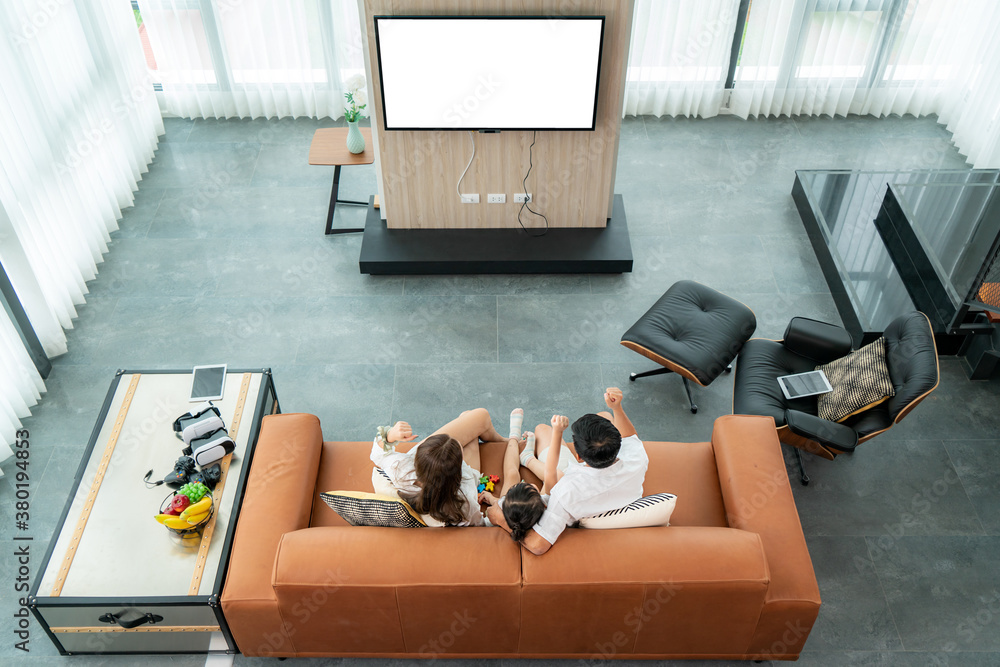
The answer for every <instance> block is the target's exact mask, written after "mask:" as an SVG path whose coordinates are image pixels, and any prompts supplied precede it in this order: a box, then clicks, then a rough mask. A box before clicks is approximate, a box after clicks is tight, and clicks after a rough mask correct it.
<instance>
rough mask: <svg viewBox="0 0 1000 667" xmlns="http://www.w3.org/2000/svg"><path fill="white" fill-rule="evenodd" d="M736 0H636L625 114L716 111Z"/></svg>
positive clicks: (706, 113)
mask: <svg viewBox="0 0 1000 667" xmlns="http://www.w3.org/2000/svg"><path fill="white" fill-rule="evenodd" d="M739 5H740V3H739V0H636V3H635V13H634V16H633V19H632V26H633V27H632V44H631V47H630V50H629V61H628V73H627V75H626V78H625V105H624V113H625V114H627V115H643V114H652V115H655V116H662V115H670V116H701V117H703V118H708V117H710V116H715V115H717V114H718V113H719V109H720V107H721V106H722V96H723V92H724V88H725V84H726V75H727V74H728V68H729V53H730V50H731V48H732V43H733V30H734V29H735V26H736V17H737V13H738V10H739Z"/></svg>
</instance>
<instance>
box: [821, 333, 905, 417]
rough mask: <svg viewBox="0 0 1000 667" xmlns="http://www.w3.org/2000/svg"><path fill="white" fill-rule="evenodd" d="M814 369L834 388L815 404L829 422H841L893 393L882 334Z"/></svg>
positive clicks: (894, 392) (886, 398)
mask: <svg viewBox="0 0 1000 667" xmlns="http://www.w3.org/2000/svg"><path fill="white" fill-rule="evenodd" d="M816 370H818V371H823V372H824V373H826V377H827V379H829V380H830V386H832V387H833V391H830V392H827V393H825V394H820V396H819V399H818V400H817V404H816V407H817V409H818V414H819V416H820V417H821V418H823V419H827V420H829V421H834V422H839V421H843V420H845V419H847V418H848V417H850V416H852V415H856V414H858V413H859V412H863V411H865V410H867V409H868V408H871V407H874V406H876V405H878V404H879V403H881V402H883V401H885V400H888V399H889V398H890V397H891V396H894V395H895V394H896V390H895V389H894V388H893V386H892V378H891V377H889V367H888V366H887V365H886V361H885V337H880V338H878V339H877V340H875V341H873V342H871V343H869V344H868V345H865V346H864V347H862V348H860V349H858V350H855V351H854V352H851V353H850V354H849V355H847V356H846V357H841V358H840V359H837V360H835V361H831V362H830V363H828V364H824V365H822V366H817V367H816Z"/></svg>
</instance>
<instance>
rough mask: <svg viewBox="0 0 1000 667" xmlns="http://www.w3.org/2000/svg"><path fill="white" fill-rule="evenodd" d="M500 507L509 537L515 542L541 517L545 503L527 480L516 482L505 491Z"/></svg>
mask: <svg viewBox="0 0 1000 667" xmlns="http://www.w3.org/2000/svg"><path fill="white" fill-rule="evenodd" d="M501 509H502V511H503V518H504V521H506V522H507V527H508V528H510V536H511V538H512V539H513V540H514V541H515V542H520V541H521V540H523V539H524V536H525V535H527V534H528V531H529V530H531V528H532V527H533V526H534V525H535V524H536V523H538V520H539V519H541V518H542V514H543V513H544V512H545V503H544V502H543V501H542V495H541V494H540V493H538V489H536V488H535V487H533V486H532V485H530V484H528V483H527V482H518V483H517V484H515V485H514V486H512V487H510V490H509V491H507V495H506V497H505V498H504V501H503V507H502V508H501Z"/></svg>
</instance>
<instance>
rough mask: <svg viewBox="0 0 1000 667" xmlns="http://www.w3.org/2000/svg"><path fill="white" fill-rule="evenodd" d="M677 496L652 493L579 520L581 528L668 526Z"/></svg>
mask: <svg viewBox="0 0 1000 667" xmlns="http://www.w3.org/2000/svg"><path fill="white" fill-rule="evenodd" d="M676 504H677V496H675V495H674V494H672V493H654V494H653V495H651V496H643V497H642V498H639V500H636V501H635V502H632V503H629V504H628V505H626V506H625V507H619V508H618V509H616V510H611V511H609V512H603V513H601V514H598V515H596V516H589V517H587V518H585V519H580V527H581V528H591V529H595V528H596V529H606V528H642V527H644V526H669V525H670V515H671V514H673V513H674V505H676Z"/></svg>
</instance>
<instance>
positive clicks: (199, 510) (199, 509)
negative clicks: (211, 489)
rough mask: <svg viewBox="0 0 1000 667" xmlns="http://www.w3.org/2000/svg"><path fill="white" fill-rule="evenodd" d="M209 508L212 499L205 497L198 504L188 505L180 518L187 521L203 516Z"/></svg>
mask: <svg viewBox="0 0 1000 667" xmlns="http://www.w3.org/2000/svg"><path fill="white" fill-rule="evenodd" d="M210 507H212V497H211V496H205V497H204V498H202V499H201V500H199V501H198V502H196V503H193V504H191V505H188V506H187V508H186V509H185V510H184V511H183V512H181V518H182V519H184V520H185V521H187V519H188V517H191V516H197V515H199V514H204V513H205V512H207V511H208V510H209V508H210Z"/></svg>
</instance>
